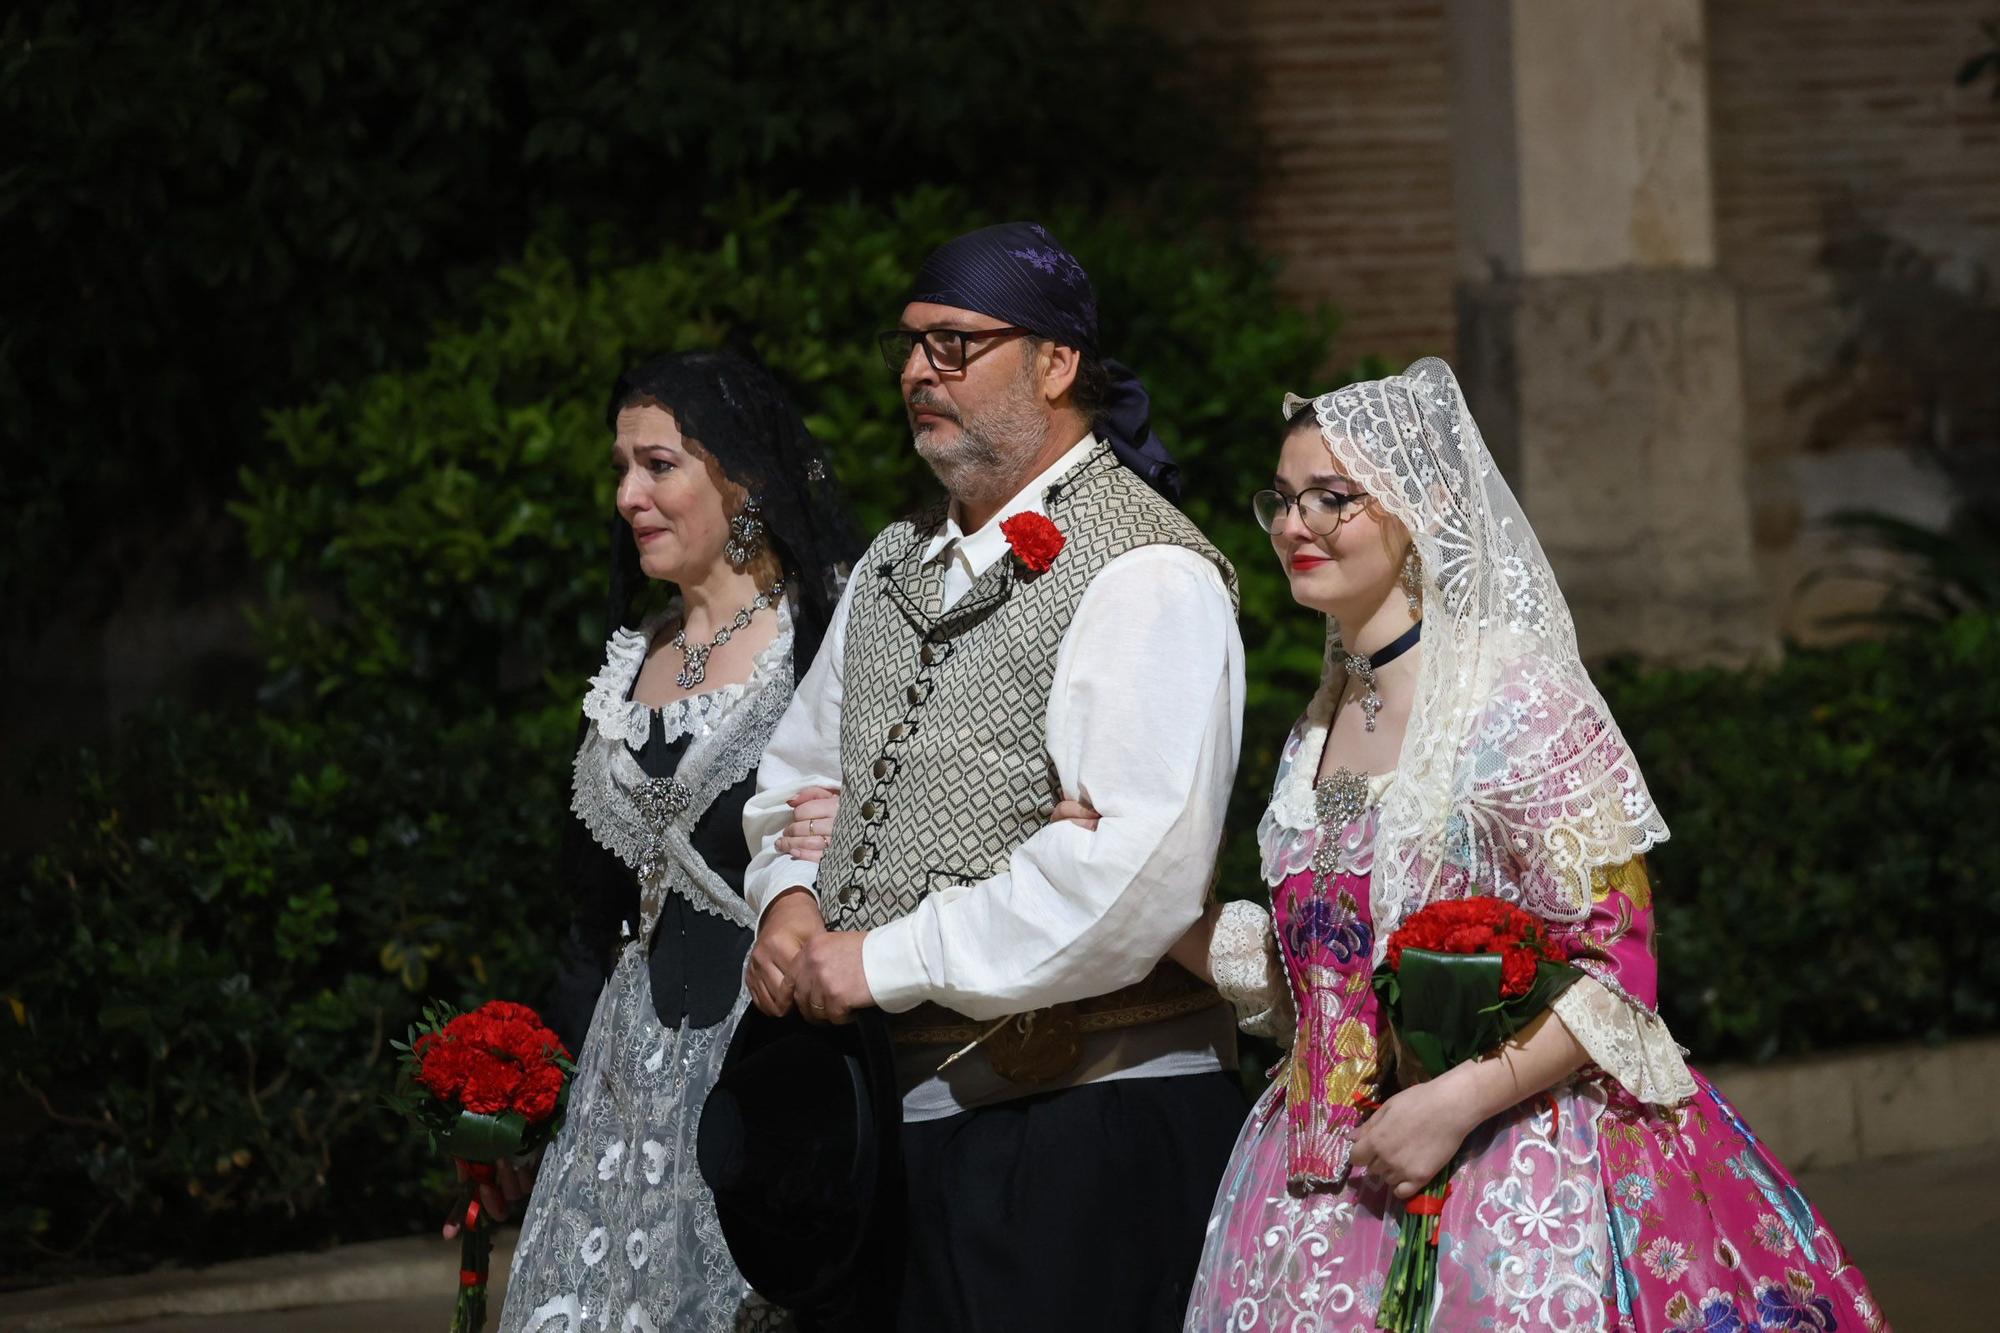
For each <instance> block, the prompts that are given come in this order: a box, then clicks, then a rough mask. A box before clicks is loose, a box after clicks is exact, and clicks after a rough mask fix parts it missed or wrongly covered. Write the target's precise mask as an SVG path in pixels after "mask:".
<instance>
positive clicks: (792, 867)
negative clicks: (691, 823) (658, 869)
mask: <svg viewBox="0 0 2000 1333" xmlns="http://www.w3.org/2000/svg"><path fill="white" fill-rule="evenodd" d="M853 592H854V584H853V582H852V581H850V582H849V583H848V585H847V588H846V589H845V590H844V591H843V592H842V593H841V595H840V600H839V601H838V602H836V603H835V604H834V608H833V618H832V620H831V621H830V622H829V623H828V624H827V628H826V637H825V638H824V639H822V640H821V641H820V646H819V655H818V656H817V657H815V658H813V661H812V665H811V666H810V667H808V668H807V669H806V673H805V676H804V677H803V678H802V679H801V680H800V681H799V683H798V687H797V689H795V690H794V691H793V693H792V702H791V704H790V706H788V707H787V708H786V709H785V715H784V716H783V717H782V718H780V719H779V720H778V729H777V730H776V731H774V732H773V733H771V743H770V745H768V746H767V747H765V750H764V757H763V759H762V760H761V761H760V762H759V763H758V765H757V794H756V795H755V796H752V797H751V798H750V799H749V801H747V802H745V804H744V806H743V837H744V840H745V841H746V842H747V843H748V844H749V846H750V865H749V867H748V869H746V870H745V871H744V874H743V896H744V897H745V898H747V899H749V901H750V906H751V909H752V910H754V911H755V912H757V914H758V915H759V917H760V918H761V917H762V915H763V914H764V912H766V911H767V910H769V908H770V906H771V903H772V902H773V901H774V900H776V899H777V898H778V896H779V895H781V894H783V893H784V892H786V891H787V890H789V889H793V888H801V887H802V888H805V889H808V890H810V889H811V888H812V886H813V884H814V882H815V881H816V880H817V878H818V876H819V866H818V864H817V863H816V862H812V861H801V860H798V859H797V858H795V857H791V856H787V855H785V854H784V853H783V852H781V851H779V850H778V837H779V835H780V834H782V833H783V832H784V831H785V826H786V825H787V824H789V823H791V821H792V807H791V806H790V805H789V804H788V802H789V801H790V800H791V798H792V797H793V796H794V795H795V794H796V793H798V792H799V791H801V790H803V789H804V788H807V787H836V788H837V787H839V786H840V700H841V667H842V658H843V656H844V655H845V654H844V645H845V644H846V642H847V609H848V604H849V602H850V600H851V598H852V595H853Z"/></svg>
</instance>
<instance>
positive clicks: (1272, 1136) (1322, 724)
mask: <svg viewBox="0 0 2000 1333" xmlns="http://www.w3.org/2000/svg"><path fill="white" fill-rule="evenodd" d="M1327 712H1328V709H1327V705H1326V701H1325V696H1324V692H1322V697H1321V698H1320V699H1317V700H1315V704H1314V707H1313V709H1312V710H1310V711H1309V712H1308V713H1307V715H1306V716H1305V717H1304V718H1303V719H1301V721H1300V723H1299V724H1298V726H1297V727H1296V728H1294V730H1293V732H1292V734H1291V736H1290V738H1289V740H1288V741H1287V743H1286V745H1285V748H1284V751H1283V755H1282V758H1281V761H1280V766H1279V771H1278V779H1277V785H1276V789H1275V791H1274V793H1273V798H1272V803H1271V806H1270V808H1269V809H1268V811H1267V812H1266V814H1265V817H1264V821H1263V823H1262V825H1261V826H1260V828H1259V835H1260V840H1261V843H1262V850H1263V858H1264V872H1265V877H1266V880H1267V882H1268V883H1269V884H1270V885H1271V888H1272V902H1273V907H1274V912H1273V916H1272V917H1271V918H1269V919H1266V918H1264V917H1263V914H1262V913H1261V911H1259V912H1256V913H1255V914H1254V920H1253V919H1252V917H1251V915H1250V914H1248V913H1245V912H1243V911H1241V910H1240V908H1241V907H1243V906H1245V905H1239V904H1232V905H1231V909H1232V910H1231V912H1229V913H1227V914H1225V918H1224V922H1223V924H1222V926H1221V927H1219V928H1218V931H1217V938H1216V943H1215V945H1214V954H1215V958H1214V961H1215V966H1216V969H1217V979H1218V983H1219V984H1224V989H1225V991H1229V990H1230V989H1231V988H1230V987H1229V986H1228V985H1227V984H1225V978H1226V977H1228V976H1229V975H1231V974H1232V973H1233V974H1234V975H1237V976H1249V975H1255V974H1257V973H1260V972H1262V971H1264V970H1265V969H1266V967H1268V968H1269V971H1270V974H1271V976H1272V978H1273V980H1276V979H1277V975H1278V969H1279V968H1280V967H1281V968H1282V991H1280V992H1279V993H1277V994H1275V995H1274V996H1270V997H1266V1001H1265V1002H1252V1003H1250V1004H1247V1005H1246V1004H1244V1002H1243V1001H1242V1000H1240V999H1239V1007H1240V1008H1246V1009H1247V1008H1261V1009H1263V1011H1264V1012H1262V1013H1259V1014H1256V1015H1254V1016H1253V1017H1251V1018H1248V1019H1246V1022H1245V1026H1246V1027H1249V1028H1251V1030H1253V1031H1254V1030H1257V1028H1258V1026H1259V1025H1260V1024H1261V1025H1262V1026H1263V1027H1264V1028H1265V1030H1267V1031H1270V1030H1273V1029H1274V1028H1277V1027H1280V1026H1282V1025H1284V1024H1286V1023H1287V1022H1289V1023H1291V1025H1292V1027H1293V1032H1292V1034H1291V1042H1292V1045H1291V1054H1290V1056H1289V1058H1288V1059H1287V1060H1286V1062H1285V1063H1284V1065H1283V1066H1281V1067H1280V1070H1279V1071H1278V1074H1277V1077H1276V1078H1275V1080H1274V1082H1273V1083H1272V1085H1271V1087H1270V1089H1269V1090H1268V1091H1267V1092H1266V1093H1265V1095H1264V1097H1263V1098H1262V1099H1261V1100H1260V1101H1259V1102H1258V1104H1257V1106H1256V1109H1255V1110H1254V1111H1253V1112H1252V1113H1251V1116H1250V1120H1249V1122H1248V1124H1246V1125H1245V1127H1244V1130H1243V1134H1242V1137H1241V1138H1240V1139H1239V1140H1238V1142H1237V1145H1236V1150H1235V1153H1234V1155H1233V1157H1232V1158H1231V1160H1230V1165H1229V1168H1228V1170H1227V1172H1226V1173H1225V1174H1224V1177H1223V1182H1222V1186H1221V1189H1220V1192H1219V1194H1218V1196H1217V1199H1216V1205H1215V1211H1214V1213H1213V1215H1212V1216H1211V1218H1210V1220H1209V1226H1208V1235H1207V1240H1206V1242H1205V1246H1204V1250H1203V1254H1202V1259H1201V1267H1200V1270H1199V1272H1198V1274H1197V1276H1196V1280H1195V1285H1194V1290H1193V1296H1192V1300H1191V1303H1190V1306H1189V1309H1188V1314H1187V1323H1186V1327H1187V1328H1188V1329H1189V1330H1199V1331H1200V1333H1211V1331H1215V1330H1230V1331H1231V1333H1350V1330H1351V1331H1352V1333H1366V1331H1367V1330H1372V1329H1373V1328H1374V1326H1375V1314H1376V1309H1377V1306H1378V1304H1379V1301H1380V1299H1381V1293H1382V1283H1383V1277H1384V1274H1385V1273H1386V1272H1387V1270H1388V1268H1389V1261H1390V1257H1391V1255H1392V1253H1393V1251H1394V1249H1395V1245H1396V1238H1397V1228H1398V1224H1399V1222H1400V1220H1401V1215H1402V1214H1401V1206H1400V1205H1399V1204H1398V1203H1396V1202H1395V1200H1394V1199H1392V1198H1391V1197H1389V1195H1388V1193H1387V1191H1386V1190H1384V1189H1383V1188H1382V1187H1380V1186H1379V1185H1376V1184H1374V1183H1372V1182H1371V1181H1369V1180H1368V1179H1367V1178H1365V1177H1363V1176H1361V1175H1359V1174H1356V1175H1354V1176H1350V1175H1349V1174H1348V1169H1347V1168H1348V1152H1349V1148H1350V1145H1351V1142H1352V1136H1353V1133H1354V1130H1355V1128H1356V1127H1357V1125H1358V1124H1359V1122H1360V1120H1361V1118H1362V1112H1361V1111H1360V1110H1358V1109H1357V1103H1358V1102H1363V1101H1367V1100H1371V1099H1379V1098H1384V1097H1387V1096H1388V1095H1390V1093H1392V1092H1393V1091H1394V1089H1393V1088H1391V1087H1383V1086H1382V1084H1381V1079H1380V1071H1381V1068H1382V1064H1383V1061H1382V1059H1381V1056H1382V1054H1383V1043H1384V1041H1385V1035H1386V1034H1385V1033H1384V1031H1383V1027H1382V1023H1381V1019H1380V1016H1379V1015H1378V1013H1377V1011H1376V1003H1375V997H1374V993H1373V990H1372V989H1371V987H1370V986H1369V984H1368V983H1369V975H1370V972H1371V970H1372V968H1373V966H1374V958H1375V952H1374V951H1375V945H1376V933H1377V932H1376V925H1375V921H1374V916H1373V912H1372V910H1371V904H1370V873H1371V870H1372V868H1373V859H1374V853H1375V837H1376V831H1377V825H1378V819H1379V816H1380V813H1381V809H1382V801H1383V797H1384V794H1385V793H1386V792H1387V791H1388V790H1389V789H1390V787H1391V785H1392V784H1393V782H1394V781H1395V779H1394V778H1393V777H1388V776H1384V777H1376V778H1373V779H1368V780H1366V782H1365V786H1363V785H1361V784H1360V783H1358V782H1352V783H1351V786H1350V796H1349V799H1348V801H1347V802H1346V803H1345V805H1344V806H1343V804H1342V803H1341V802H1339V801H1327V800H1325V799H1323V798H1322V799H1318V800H1316V793H1315V790H1314V784H1313V780H1312V779H1313V774H1314V773H1315V772H1316V771H1317V769H1318V766H1319V761H1320V757H1321V750H1322V748H1323V746H1324V743H1325V736H1326V730H1327V721H1328V718H1327ZM1330 806H1331V807H1333V808H1332V809H1331V810H1329V807H1330ZM1357 806H1358V807H1360V810H1361V812H1360V814H1359V815H1358V816H1354V817H1349V816H1350V815H1351V814H1352V811H1353V810H1354V809H1355V808H1356V807H1357ZM1322 816H1324V818H1322ZM1591 897H1592V904H1591V908H1590V910H1589V912H1588V914H1587V916H1585V918H1584V919H1582V920H1580V921H1574V922H1563V921H1556V922H1553V923H1552V925H1553V927H1554V929H1555V931H1556V933H1557V935H1558V937H1559V938H1561V939H1562V940H1563V941H1564V942H1565V944H1566V946H1567V947H1568V948H1569V949H1570V951H1571V952H1572V954H1573V955H1574V958H1575V961H1576V962H1577V963H1578V964H1579V965H1580V966H1581V967H1582V968H1583V969H1584V970H1585V971H1586V972H1587V973H1588V974H1589V975H1588V977H1587V978H1586V980H1585V981H1583V982H1580V983H1579V984H1578V985H1576V986H1575V987H1573V988H1572V989H1571V990H1570V991H1569V992H1568V993H1566V994H1565V995H1564V996H1563V998H1562V999H1561V1000H1559V1001H1558V1002H1557V1005H1556V1011H1557V1013H1558V1015H1559V1016H1560V1017H1561V1018H1562V1019H1563V1021H1564V1022H1565V1024H1566V1025H1567V1026H1568V1027H1569V1028H1570V1030H1571V1031H1572V1032H1573V1033H1574V1034H1575V1035H1576V1037H1577V1038H1578V1040H1579V1041H1580V1042H1581V1043H1582V1044H1583V1046H1584V1047H1585V1049H1586V1050H1587V1051H1588V1052H1589V1053H1590V1055H1591V1057H1592V1059H1593V1061H1594V1062H1595V1063H1594V1064H1593V1065H1592V1066H1590V1067H1587V1068H1586V1069H1585V1070H1584V1071H1583V1072H1581V1073H1580V1074H1578V1075H1576V1076H1575V1077H1573V1078H1571V1079H1570V1080H1568V1081H1567V1082H1565V1083H1563V1084H1561V1085H1559V1086H1558V1087H1557V1088H1555V1089H1554V1090H1553V1091H1552V1092H1550V1093H1549V1094H1546V1095H1544V1096H1541V1097H1537V1098H1535V1099H1533V1100H1531V1101H1529V1102H1527V1103H1524V1104H1522V1105H1520V1106H1517V1107H1515V1108H1514V1109H1512V1110H1510V1111H1507V1112H1505V1113H1503V1114H1501V1115H1499V1116H1496V1117H1495V1118H1493V1119H1492V1120H1490V1121H1488V1122H1487V1123H1486V1124H1484V1125H1482V1126H1481V1127H1480V1128H1478V1129H1477V1130H1475V1131H1474V1132H1473V1134H1472V1135H1471V1136H1470V1137H1469V1138H1468V1139H1467V1140H1466V1142H1465V1145H1464V1147H1463V1148H1462V1149H1461V1164H1460V1165H1459V1167H1458V1169H1457V1172H1456V1174H1455V1176H1454V1177H1453V1187H1452V1192H1451V1195H1450V1197H1449V1199H1448V1200H1447V1201H1446V1203H1445V1208H1444V1213H1443V1216H1442V1219H1441V1228H1440V1241H1439V1246H1440V1253H1439V1264H1438V1268H1439V1279H1438V1303H1437V1306H1436V1307H1435V1311H1434V1314H1433V1322H1432V1328H1433V1329H1435V1330H1438V1331H1439V1333H1457V1331H1458V1330H1475V1329H1477V1330H1493V1331H1494V1333H1510V1331H1512V1330H1521V1331H1522V1333H1526V1331H1527V1330H1538V1331H1539V1330H1559V1331H1560V1330H1575V1331H1583V1330H1606V1331H1615V1333H1627V1331H1628V1330H1629V1331H1635V1333H1636V1331H1643V1333H1668V1331H1669V1330H1671V1331H1672V1333H1697V1331H1698V1333H1753V1331H1762V1330H1779V1329H1784V1330H1793V1329H1797V1330H1813V1331H1815V1333H1829V1331H1831V1330H1882V1329H1886V1328H1887V1327H1888V1325H1887V1323H1886V1322H1885V1321H1884V1320H1883V1318H1882V1315H1881V1313H1880V1311H1879V1310H1878V1309H1877V1308H1876V1306H1875V1304H1874V1301H1873V1299H1872V1298H1871V1297H1870V1295H1869V1292H1868V1288H1867V1286H1866V1284H1865V1283H1864V1282H1863V1281H1862V1277H1861V1273H1860V1271H1859V1270H1858V1269H1856V1268H1854V1267H1853V1266H1852V1265H1850V1264H1849V1263H1848V1261H1847V1258H1846V1256H1845V1254H1844V1253H1843V1252H1842V1250H1841V1248H1840V1244H1839V1242H1838V1241H1837V1240H1836V1239H1835V1237H1834V1236H1833V1234H1832V1233H1831V1232H1830V1231H1829V1230H1828V1229H1827V1227H1826V1224H1825V1222H1824V1221H1823V1220H1822V1219H1821V1218H1820V1216H1819V1214H1818V1213H1817V1212H1815V1211H1814V1210H1813V1208H1812V1205H1811V1204H1809V1203H1808V1202H1807V1201H1806V1199H1805V1197H1804V1195H1802V1194H1801V1193H1800V1192H1799V1190H1798V1187H1797V1186H1796V1185H1795V1184H1794V1183H1793V1181H1792V1178H1791V1176H1790V1175H1789V1174H1788V1173H1787V1172H1786V1171H1785V1168H1784V1167H1783V1165H1781V1164H1780V1163H1779V1162H1778V1160H1777V1159H1776V1158H1775V1157H1774V1156H1773V1155H1772V1154H1771V1153H1770V1151H1769V1150H1768V1149H1767V1148H1766V1147H1765V1146H1764V1145H1763V1144H1762V1143H1761V1142H1759V1141H1758V1139H1757V1137H1756V1135H1755V1134H1754V1133H1752V1132H1751V1130H1750V1129H1749V1127H1748V1126H1746V1125H1745V1124H1744V1123H1743V1121H1742V1120H1741V1118H1740V1117H1738V1116H1737V1114H1736V1112H1735V1111H1734V1110H1733V1109H1732V1108H1731V1107H1730V1105H1729V1103H1728V1102H1726V1101H1725V1100H1723V1098H1722V1097H1721V1095H1720V1094H1718V1093H1717V1092H1716V1091H1715V1089H1714V1087H1712V1086H1711V1085H1710V1084H1709V1083H1708V1081H1707V1080H1706V1079H1703V1078H1702V1077H1701V1076H1700V1075H1699V1074H1695V1073H1693V1072H1692V1071H1690V1070H1689V1069H1688V1068H1687V1066H1686V1065H1685V1063H1684V1062H1683V1059H1682V1053H1681V1051H1680V1048H1679V1047H1678V1046H1677V1045H1675V1044H1674V1042H1673V1040H1672V1037H1671V1036H1670V1035H1669V1034H1668V1032H1667V1031H1666V1028H1665V1025H1664V1024H1663V1023H1662V1022H1661V1021H1660V1019H1659V1017H1658V1015H1657V1014H1656V1013H1655V1012H1654V1004H1655V999H1656V984H1657V974H1656V966H1655V961H1654V954H1653V940H1652V931H1653V902H1652V889H1651V885H1650V883H1649V881H1648V879H1647V875H1646V870H1645V863H1644V861H1643V859H1634V860H1629V861H1626V862H1624V863H1622V864H1620V865H1617V866H1615V867H1612V868H1609V869H1606V870H1600V871H1599V872H1597V873H1596V875H1595V876H1594V884H1593V890H1592V895H1591ZM1267 950H1268V951H1269V956H1268V957H1266V958H1256V957H1255V955H1256V954H1259V953H1262V952H1264V951H1267ZM1232 953H1234V954H1235V955H1237V956H1236V957H1234V958H1232V957H1231V956H1230V955H1231V954H1232ZM1246 955H1248V957H1247V958H1246ZM1252 992H1254V988H1252ZM1244 993H1246V992H1245V990H1244V989H1243V988H1241V987H1239V988H1237V994H1244ZM1232 998H1235V996H1234V995H1233V996H1232ZM1287 1000H1289V1004H1287V1003H1286V1001H1287ZM1288 1011H1289V1012H1288ZM1293 1015H1295V1018H1294V1017H1293ZM1273 1035H1280V1034H1279V1033H1278V1032H1277V1031H1273Z"/></svg>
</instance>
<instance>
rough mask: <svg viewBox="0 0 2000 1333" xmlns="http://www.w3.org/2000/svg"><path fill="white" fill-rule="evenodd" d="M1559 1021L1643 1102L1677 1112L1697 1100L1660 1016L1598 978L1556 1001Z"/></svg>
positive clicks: (1588, 979)
mask: <svg viewBox="0 0 2000 1333" xmlns="http://www.w3.org/2000/svg"><path fill="white" fill-rule="evenodd" d="M1554 1007H1555V1011H1556V1017H1558V1018H1560V1019H1562V1021H1563V1026H1564V1027H1566V1028H1568V1029H1569V1031H1570V1035H1571V1036H1573V1037H1575V1038H1576V1040H1577V1043H1578V1044H1579V1045H1581V1046H1582V1047H1583V1049H1584V1050H1585V1051H1587V1052H1588V1053H1589V1055H1590V1058H1591V1060H1592V1062H1594V1063H1595V1064H1596V1065H1597V1067H1598V1068H1599V1069H1602V1070H1603V1071H1604V1072H1605V1073H1607V1074H1609V1075H1611V1077H1613V1078H1615V1079H1617V1080H1618V1082H1619V1083H1620V1084H1622V1085H1623V1086H1624V1088H1625V1091H1627V1092H1629V1093H1631V1094H1632V1095H1633V1096H1634V1097H1637V1098H1638V1099H1639V1100H1640V1101H1642V1102H1647V1103H1649V1104H1651V1105H1655V1106H1677V1105H1679V1104H1680V1103H1681V1102H1684V1101H1686V1100H1687V1099H1688V1098H1690V1097H1692V1096H1694V1093H1695V1086H1694V1079H1693V1077H1692V1076H1691V1075H1689V1073H1688V1067H1687V1060H1686V1059H1685V1058H1684V1057H1683V1054H1682V1052H1681V1048H1680V1044H1679V1043H1678V1042H1676V1041H1675V1040H1674V1037H1673V1034H1672V1033H1671V1032H1669V1031H1667V1025H1666V1022H1665V1020H1663V1019H1662V1018H1661V1017H1660V1016H1659V1015H1658V1014H1656V1013H1654V1012H1653V1011H1652V1010H1650V1009H1647V1008H1645V1007H1643V1006H1641V1005H1639V1004H1635V1003H1634V1002H1632V1001H1631V1000H1628V999H1626V998H1625V997H1624V996H1622V995H1619V994H1617V993H1616V992H1614V991H1613V990H1612V989H1611V987H1609V986H1606V985H1605V984H1604V983H1602V982H1600V981H1598V980H1597V979H1596V978H1595V977H1584V978H1582V979H1581V980H1579V981H1577V982H1576V983H1575V984H1574V985H1572V986H1571V987H1570V988H1569V989H1568V990H1566V991H1564V992H1563V993H1562V994H1561V995H1559V996H1557V997H1556V1002H1555V1006H1554Z"/></svg>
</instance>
